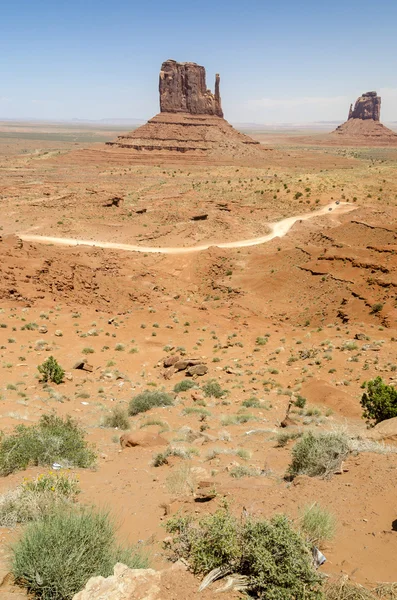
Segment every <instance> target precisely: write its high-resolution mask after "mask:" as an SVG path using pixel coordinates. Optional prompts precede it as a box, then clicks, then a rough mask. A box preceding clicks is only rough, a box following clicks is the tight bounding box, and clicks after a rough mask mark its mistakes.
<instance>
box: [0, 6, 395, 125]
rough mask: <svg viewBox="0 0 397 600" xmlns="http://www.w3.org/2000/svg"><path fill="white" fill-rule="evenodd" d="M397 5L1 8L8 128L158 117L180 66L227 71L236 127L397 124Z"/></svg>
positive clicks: (2, 106)
mask: <svg viewBox="0 0 397 600" xmlns="http://www.w3.org/2000/svg"><path fill="white" fill-rule="evenodd" d="M396 32H397V0H378V1H377V2H374V1H373V0H371V1H369V0H333V1H332V2H328V1H325V0H317V1H314V0H272V1H269V0H238V1H237V0H212V1H209V0H174V1H172V0H163V1H161V2H160V1H158V0H140V1H139V2H137V1H136V0H112V1H110V0H1V2H0V119H1V118H10V117H11V118H29V117H35V118H47V119H73V118H79V119H85V118H86V119H102V118H149V117H151V116H152V115H154V114H156V113H157V112H158V110H159V109H158V90H157V86H158V72H159V70H160V65H161V63H162V62H163V61H164V60H166V59H168V58H174V59H175V60H179V61H194V62H197V63H199V64H201V65H204V66H205V67H206V70H207V84H208V87H210V88H211V89H213V83H214V81H213V80H214V76H215V73H216V72H219V73H220V74H221V95H222V101H223V108H224V112H225V116H226V118H227V119H228V120H230V121H233V122H256V123H271V122H274V123H277V122H308V121H317V120H322V121H330V120H337V121H344V120H345V119H346V117H347V113H348V109H349V103H350V102H353V101H354V100H355V99H356V98H357V96H359V95H360V94H361V93H362V92H366V91H369V90H376V91H377V92H378V93H379V94H381V95H382V115H381V118H382V120H383V121H392V120H396V121H397V35H396Z"/></svg>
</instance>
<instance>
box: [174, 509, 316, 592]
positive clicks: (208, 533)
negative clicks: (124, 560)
mask: <svg viewBox="0 0 397 600" xmlns="http://www.w3.org/2000/svg"><path fill="white" fill-rule="evenodd" d="M167 530H168V532H169V533H171V534H174V538H173V541H172V542H171V543H170V545H169V550H170V551H171V554H172V558H173V559H178V558H183V559H185V560H187V561H188V562H189V564H190V566H191V569H192V571H193V572H194V573H196V574H207V573H209V572H210V571H212V570H213V569H215V568H219V567H222V568H223V570H224V571H225V572H226V573H227V572H229V573H239V574H240V575H244V576H246V577H247V588H248V590H249V591H250V592H251V593H252V594H253V595H255V597H257V598H263V599H268V600H291V598H294V599H295V600H303V599H305V600H319V599H320V598H322V593H321V579H320V576H319V575H318V574H317V573H316V571H315V569H314V567H313V564H312V557H311V552H310V549H309V547H308V545H307V543H306V541H305V540H304V538H303V537H302V536H301V535H300V534H299V533H298V532H296V531H294V530H293V529H292V527H291V524H290V522H289V521H288V519H287V518H286V517H285V516H282V515H278V516H275V517H273V518H272V519H271V520H270V521H266V520H258V519H254V518H252V517H248V518H247V519H243V520H241V519H237V518H235V517H234V516H232V515H231V514H230V512H229V510H228V508H227V507H223V508H222V509H220V510H218V511H217V512H215V513H214V514H213V515H208V516H205V517H203V518H202V519H200V520H199V521H198V522H195V521H194V520H193V518H192V517H189V516H188V517H185V516H184V517H178V516H177V517H174V518H172V519H170V520H169V521H168V523H167Z"/></svg>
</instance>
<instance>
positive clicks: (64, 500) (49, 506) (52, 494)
mask: <svg viewBox="0 0 397 600" xmlns="http://www.w3.org/2000/svg"><path fill="white" fill-rule="evenodd" d="M79 492H80V489H79V485H78V482H77V479H75V478H74V477H72V476H70V477H68V476H67V475H64V474H63V473H62V474H58V473H47V474H42V475H39V476H38V477H37V478H36V479H32V480H25V481H24V483H23V484H22V485H19V486H18V487H17V488H16V489H14V490H10V491H9V492H6V493H5V494H3V495H2V496H0V526H1V527H13V526H14V525H16V524H17V523H27V522H29V521H37V520H38V519H42V518H43V517H45V516H47V515H49V514H52V513H53V512H55V511H56V510H57V509H59V508H60V507H62V508H63V509H64V510H65V509H66V510H67V509H68V508H70V506H71V505H72V503H73V502H74V500H75V498H76V496H77V494H78V493H79Z"/></svg>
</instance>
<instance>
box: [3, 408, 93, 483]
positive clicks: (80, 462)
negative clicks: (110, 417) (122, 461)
mask: <svg viewBox="0 0 397 600" xmlns="http://www.w3.org/2000/svg"><path fill="white" fill-rule="evenodd" d="M84 438H85V432H84V431H83V429H81V428H80V426H79V425H78V424H77V422H76V421H74V420H73V419H72V418H71V417H69V416H67V417H65V419H63V418H62V417H58V416H57V415H55V414H54V413H51V414H48V415H42V416H41V418H40V421H39V422H38V423H37V424H36V425H31V426H30V427H27V426H26V425H17V426H16V427H15V430H14V433H12V434H11V435H8V436H3V437H2V438H1V439H0V475H3V476H5V475H9V474H10V473H13V472H14V471H20V470H23V469H26V468H27V467H29V466H39V465H42V466H45V465H51V464H53V463H54V462H61V463H62V465H63V466H67V467H71V466H74V467H83V468H87V467H90V466H91V465H93V464H94V462H95V458H96V455H95V452H94V450H93V448H91V447H90V446H89V445H88V444H87V442H86V441H85V439H84Z"/></svg>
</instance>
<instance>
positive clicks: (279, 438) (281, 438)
mask: <svg viewBox="0 0 397 600" xmlns="http://www.w3.org/2000/svg"><path fill="white" fill-rule="evenodd" d="M300 437H302V432H301V431H278V432H277V435H276V442H277V447H278V448H283V447H284V446H286V445H287V443H288V442H289V441H290V440H297V439H298V438H300Z"/></svg>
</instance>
